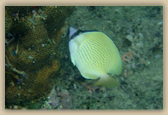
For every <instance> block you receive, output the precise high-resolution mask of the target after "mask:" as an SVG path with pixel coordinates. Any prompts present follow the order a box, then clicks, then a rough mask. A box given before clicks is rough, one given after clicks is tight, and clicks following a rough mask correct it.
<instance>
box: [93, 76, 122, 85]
mask: <svg viewBox="0 0 168 115" xmlns="http://www.w3.org/2000/svg"><path fill="white" fill-rule="evenodd" d="M94 85H97V86H104V87H116V86H119V85H120V83H119V82H118V81H116V80H115V79H113V78H112V77H110V76H109V75H105V76H102V77H100V79H99V80H98V81H97V82H96V83H95V84H94Z"/></svg>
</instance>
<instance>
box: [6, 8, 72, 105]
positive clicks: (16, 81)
mask: <svg viewBox="0 0 168 115" xmlns="http://www.w3.org/2000/svg"><path fill="white" fill-rule="evenodd" d="M73 8H74V7H60V6H59V7H14V6H13V7H12V6H6V7H5V43H6V47H5V104H6V106H8V105H11V104H21V103H22V102H25V101H27V102H31V103H33V102H34V101H35V100H38V99H40V98H42V97H46V96H47V95H48V94H49V93H50V91H51V89H52V88H53V84H55V83H56V79H57V78H58V75H59V74H60V72H61V64H60V54H59V53H60V52H59V50H58V48H59V46H60V44H61V42H62V39H63V37H65V35H66V34H67V30H68V26H67V23H65V19H66V18H67V17H68V16H69V15H70V14H71V13H72V11H73ZM51 25H52V27H50V26H51ZM51 28H52V29H51ZM51 33H52V34H51ZM11 39H12V40H11Z"/></svg>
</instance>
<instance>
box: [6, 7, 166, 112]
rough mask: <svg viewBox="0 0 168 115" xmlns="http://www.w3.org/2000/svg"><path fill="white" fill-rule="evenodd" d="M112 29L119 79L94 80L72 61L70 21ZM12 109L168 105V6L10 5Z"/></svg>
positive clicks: (8, 55)
mask: <svg viewBox="0 0 168 115" xmlns="http://www.w3.org/2000/svg"><path fill="white" fill-rule="evenodd" d="M70 26H72V27H74V28H77V29H81V30H98V31H101V32H103V33H105V34H106V35H108V36H109V37H110V38H111V39H112V40H113V42H114V43H115V44H116V46H117V47H118V49H119V52H120V55H121V57H122V63H123V68H122V74H121V75H118V76H113V78H115V79H116V80H117V81H119V82H120V86H118V87H115V88H106V87H99V86H94V85H93V84H94V82H95V80H89V79H85V78H83V77H82V76H81V74H80V72H79V71H78V69H77V68H76V67H75V66H74V65H73V64H72V62H71V60H70V54H69V46H68V42H69V38H68V28H69V27H70ZM5 108H6V109H72V110H74V109H101V110H102V109H103V110H104V109H110V110H116V109H127V110H128V109H131V110H132V109H136V110H140V109H141V110H142V109H150V110H151V109H163V7H162V6H47V7H46V6H29V7H28V6H6V7H5Z"/></svg>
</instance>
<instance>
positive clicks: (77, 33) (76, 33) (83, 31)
mask: <svg viewBox="0 0 168 115" xmlns="http://www.w3.org/2000/svg"><path fill="white" fill-rule="evenodd" d="M85 32H97V30H78V31H76V32H75V33H74V34H73V35H72V36H71V37H70V40H71V39H73V38H74V37H76V36H77V35H79V34H81V33H85Z"/></svg>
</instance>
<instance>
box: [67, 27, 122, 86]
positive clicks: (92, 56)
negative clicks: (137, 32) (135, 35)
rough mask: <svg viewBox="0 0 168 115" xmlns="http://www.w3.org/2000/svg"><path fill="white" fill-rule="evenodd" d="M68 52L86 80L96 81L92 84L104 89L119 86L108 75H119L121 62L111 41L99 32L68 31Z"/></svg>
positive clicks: (73, 29) (71, 29)
mask: <svg viewBox="0 0 168 115" xmlns="http://www.w3.org/2000/svg"><path fill="white" fill-rule="evenodd" d="M69 38H70V41H69V51H70V57H71V61H72V63H73V64H74V65H75V66H76V67H77V68H78V70H79V71H80V73H81V75H82V76H83V77H84V78H86V79H98V78H99V80H98V81H97V82H96V83H95V84H94V85H98V86H105V87H115V86H118V85H120V83H119V82H118V81H116V80H115V79H113V78H112V77H110V76H109V74H115V75H119V74H120V73H121V71H122V60H121V57H120V54H119V51H118V49H117V47H116V45H115V44H114V43H113V41H112V40H111V39H110V38H109V37H108V36H107V35H105V34H104V33H103V32H99V31H82V30H77V29H75V28H73V27H70V29H69Z"/></svg>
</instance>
